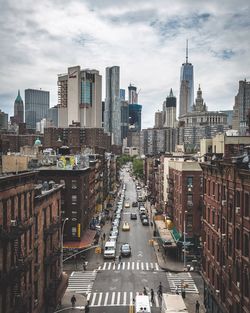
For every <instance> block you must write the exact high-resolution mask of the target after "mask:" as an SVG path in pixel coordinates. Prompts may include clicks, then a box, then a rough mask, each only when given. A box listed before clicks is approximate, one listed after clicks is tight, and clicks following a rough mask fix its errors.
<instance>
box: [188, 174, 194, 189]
mask: <svg viewBox="0 0 250 313" xmlns="http://www.w3.org/2000/svg"><path fill="white" fill-rule="evenodd" d="M187 186H188V187H193V177H191V176H188V177H187Z"/></svg>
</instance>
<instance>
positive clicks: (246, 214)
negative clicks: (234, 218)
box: [244, 193, 250, 217]
mask: <svg viewBox="0 0 250 313" xmlns="http://www.w3.org/2000/svg"><path fill="white" fill-rule="evenodd" d="M249 206H250V203H249V194H248V193H245V195H244V207H245V209H244V215H245V216H246V217H249V210H250V208H249Z"/></svg>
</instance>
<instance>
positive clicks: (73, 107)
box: [58, 66, 102, 128]
mask: <svg viewBox="0 0 250 313" xmlns="http://www.w3.org/2000/svg"><path fill="white" fill-rule="evenodd" d="M73 123H80V126H81V127H93V128H100V127H101V126H102V77H101V75H100V74H99V71H97V70H90V69H84V70H81V68H80V66H73V67H69V68H68V73H67V74H60V75H58V126H59V127H68V126H69V125H71V124H73Z"/></svg>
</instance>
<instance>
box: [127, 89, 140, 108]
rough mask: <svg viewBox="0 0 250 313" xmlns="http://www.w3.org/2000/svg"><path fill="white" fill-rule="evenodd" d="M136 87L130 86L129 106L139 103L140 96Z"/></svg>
mask: <svg viewBox="0 0 250 313" xmlns="http://www.w3.org/2000/svg"><path fill="white" fill-rule="evenodd" d="M136 89H137V88H136V87H135V86H133V85H131V84H130V85H129V86H128V103H129V104H136V103H138V94H137V92H136Z"/></svg>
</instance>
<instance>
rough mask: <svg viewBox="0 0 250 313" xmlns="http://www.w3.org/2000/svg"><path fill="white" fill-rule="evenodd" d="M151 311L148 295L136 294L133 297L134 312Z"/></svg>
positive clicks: (148, 312) (146, 312)
mask: <svg viewBox="0 0 250 313" xmlns="http://www.w3.org/2000/svg"><path fill="white" fill-rule="evenodd" d="M142 312H143V313H144V312H145V313H151V308H150V303H149V297H148V296H145V295H137V296H136V297H135V313H142Z"/></svg>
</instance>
